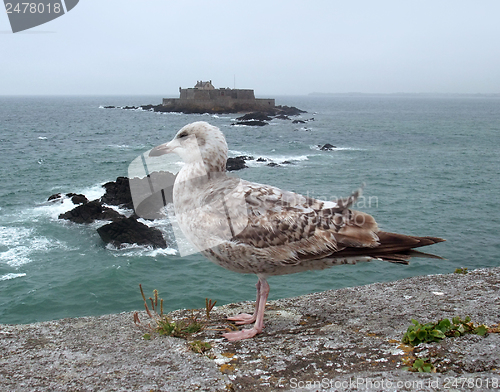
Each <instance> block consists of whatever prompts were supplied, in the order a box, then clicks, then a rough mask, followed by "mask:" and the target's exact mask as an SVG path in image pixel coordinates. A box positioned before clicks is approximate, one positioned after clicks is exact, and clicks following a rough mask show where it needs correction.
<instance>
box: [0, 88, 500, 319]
mask: <svg viewBox="0 0 500 392" xmlns="http://www.w3.org/2000/svg"><path fill="white" fill-rule="evenodd" d="M161 98H162V97H160V96H131V97H126V96H115V97H105V96H98V97H73V96H68V97H5V96H4V97H0V163H1V168H2V169H1V172H0V323H29V322H35V321H42V320H50V319H58V318H63V317H77V316H86V315H101V314H106V313H115V312H120V311H130V310H135V309H142V299H141V296H140V293H139V288H138V285H139V283H141V284H142V285H143V287H144V289H145V291H146V293H151V292H152V290H153V289H158V291H159V293H160V296H161V297H162V298H164V300H165V307H166V308H167V310H173V309H178V308H194V307H203V306H204V301H205V298H206V297H208V298H211V299H213V300H217V303H218V304H224V303H230V302H236V301H243V300H253V299H254V297H255V287H254V284H255V283H256V277H255V276H252V275H239V274H235V273H233V272H230V271H226V270H224V269H222V268H220V267H218V266H216V265H214V264H212V263H211V262H209V261H208V260H206V259H204V257H203V256H201V255H199V254H194V255H190V256H187V257H180V256H179V255H178V254H177V253H176V252H175V250H174V249H173V248H169V249H165V250H152V249H148V248H144V247H139V246H130V247H127V248H125V249H115V248H113V247H109V246H106V245H105V244H104V243H103V242H102V241H101V239H100V237H99V236H98V234H97V232H96V229H97V228H98V227H99V226H100V225H102V224H104V223H105V222H96V223H94V224H90V225H78V224H73V223H70V222H67V221H63V220H59V219H58V215H59V214H60V213H62V212H65V211H67V210H69V209H71V208H73V206H72V204H71V203H70V202H68V201H66V202H64V203H48V202H47V198H48V197H49V196H50V195H52V194H54V193H57V192H63V193H67V192H76V193H84V194H86V195H87V196H88V197H89V199H95V198H98V197H100V196H101V195H102V194H103V193H104V192H103V189H102V187H101V185H102V184H103V183H105V182H107V181H112V180H115V179H116V177H117V176H126V175H127V173H128V166H129V164H130V163H131V162H132V161H133V160H134V159H135V158H137V157H138V156H139V155H140V154H141V153H143V152H145V151H146V150H149V149H150V148H152V147H154V146H155V145H158V144H160V143H163V142H165V141H168V140H170V138H171V137H172V136H173V135H174V134H175V132H176V131H177V130H178V129H179V128H181V127H182V126H183V125H185V124H187V123H189V122H192V121H197V120H206V121H208V122H210V123H212V124H214V125H216V126H218V127H220V128H221V130H222V131H223V132H224V133H225V135H226V137H227V140H228V144H229V148H230V154H231V155H232V156H235V155H241V154H244V155H252V156H254V157H256V158H257V157H265V158H268V159H272V160H273V161H274V162H277V163H280V162H283V161H290V162H291V163H292V164H288V165H282V166H278V167H269V166H267V165H266V164H264V163H256V162H254V163H251V165H250V167H249V168H247V169H244V170H242V171H239V172H237V174H238V175H239V176H241V177H242V178H244V179H247V180H251V181H257V182H261V183H269V184H273V185H277V186H280V187H282V188H284V189H288V190H292V191H296V192H300V193H304V194H309V196H313V197H319V198H323V199H332V198H336V197H340V196H346V195H348V194H350V192H351V191H353V190H354V189H356V188H357V187H359V186H360V185H361V184H362V183H366V187H365V192H364V197H363V198H362V199H360V200H359V202H358V204H357V206H356V208H357V209H360V210H362V211H365V212H368V213H370V214H372V215H373V216H374V217H375V218H376V219H377V221H378V222H379V225H380V226H381V227H382V228H383V229H384V230H388V231H396V232H402V233H407V234H414V235H431V236H440V237H443V238H446V239H447V242H445V243H441V244H436V245H434V246H432V247H430V248H427V251H430V252H433V253H436V254H439V255H441V256H443V257H445V258H446V259H445V260H434V259H413V260H412V262H411V263H410V265H408V266H404V265H397V264H390V263H386V262H381V261H373V262H370V263H360V264H358V265H355V266H350V265H346V266H339V267H335V268H331V269H328V270H325V271H317V272H306V273H301V274H296V275H288V276H282V277H272V278H270V279H269V282H270V285H271V294H270V299H275V298H283V297H290V296H295V295H300V294H306V293H310V292H316V291H322V290H327V289H335V288H341V287H346V286H355V285H363V284H368V283H372V282H381V281H390V280H396V279H400V278H404V277H409V276H414V275H427V274H437V273H450V272H453V271H454V270H455V269H456V268H458V267H467V268H469V269H474V268H481V267H493V266H498V265H499V264H500V263H499V256H498V255H499V254H500V239H499V233H500V214H499V208H498V206H497V205H496V203H497V197H498V195H499V194H500V181H499V178H500V152H499V145H500V98H499V97H485V96H474V97H460V96H420V95H418V96H408V95H400V96H398V95H389V96H384V95H380V96H375V95H374V96H347V95H344V96H329V97H317V96H304V97H276V98H277V99H276V101H277V103H278V104H282V105H294V106H297V107H299V108H301V109H304V110H307V112H308V113H305V114H303V115H302V116H301V117H300V118H302V119H311V118H314V121H308V122H307V123H306V124H292V123H291V121H286V120H273V121H272V122H271V125H268V126H265V127H244V126H232V125H231V124H232V123H233V122H234V118H235V117H236V116H235V115H207V114H206V115H184V114H164V113H153V112H148V111H134V110H121V109H103V108H102V106H105V105H141V104H148V103H158V102H160V100H161ZM325 143H331V144H333V145H335V146H337V147H338V148H337V150H335V151H320V150H319V149H318V148H317V145H319V144H325ZM150 224H151V223H150ZM152 224H154V225H156V226H158V227H159V228H160V229H162V230H164V231H165V236H167V237H169V238H170V237H171V233H169V232H168V226H167V225H164V224H162V222H153V223H152ZM422 289H423V290H425V288H422Z"/></svg>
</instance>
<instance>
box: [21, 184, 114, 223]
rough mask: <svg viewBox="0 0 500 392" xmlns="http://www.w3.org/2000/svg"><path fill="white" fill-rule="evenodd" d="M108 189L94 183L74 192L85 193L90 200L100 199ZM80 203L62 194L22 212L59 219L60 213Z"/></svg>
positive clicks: (32, 215) (33, 215)
mask: <svg viewBox="0 0 500 392" xmlns="http://www.w3.org/2000/svg"><path fill="white" fill-rule="evenodd" d="M105 192H106V190H105V189H104V188H103V187H102V185H101V184H99V185H94V186H91V187H88V188H84V189H82V190H81V191H78V190H77V191H76V192H74V193H77V194H83V195H85V197H86V198H87V199H88V200H96V199H100V198H101V197H102V196H103V195H104V193H105ZM77 206H78V204H73V202H72V201H71V198H69V197H67V196H66V195H64V194H62V195H61V197H60V198H58V199H54V200H50V201H46V202H44V203H43V204H41V205H39V206H36V207H34V208H29V209H27V210H25V211H23V212H22V214H27V215H29V216H31V217H35V218H37V217H49V218H50V219H52V220H57V219H58V218H59V215H60V214H64V213H65V212H68V211H70V210H72V209H73V208H75V207H77Z"/></svg>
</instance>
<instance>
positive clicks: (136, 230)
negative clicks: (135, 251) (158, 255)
mask: <svg viewBox="0 0 500 392" xmlns="http://www.w3.org/2000/svg"><path fill="white" fill-rule="evenodd" d="M97 233H98V234H99V236H100V237H101V239H102V240H103V241H104V242H105V243H110V244H112V245H114V246H116V247H117V248H119V247H121V246H122V245H123V244H138V245H145V246H152V247H153V248H166V247H167V243H166V241H165V239H164V238H163V234H162V232H161V231H160V230H158V229H156V228H154V227H149V226H147V225H145V224H144V223H141V222H138V221H137V219H136V218H135V217H134V216H131V217H130V218H125V217H124V218H122V219H118V220H115V221H114V222H112V223H109V224H107V225H104V226H101V227H99V228H98V229H97Z"/></svg>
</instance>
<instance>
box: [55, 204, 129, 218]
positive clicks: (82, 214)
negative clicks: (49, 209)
mask: <svg viewBox="0 0 500 392" xmlns="http://www.w3.org/2000/svg"><path fill="white" fill-rule="evenodd" d="M121 217H122V215H120V214H119V213H118V212H116V211H115V210H113V209H112V208H109V207H105V206H103V205H102V203H101V202H100V201H99V200H93V201H90V202H88V203H85V204H82V205H79V206H78V207H75V208H73V209H72V210H71V211H68V212H65V213H64V214H60V215H59V219H67V220H69V221H71V222H75V223H92V222H94V221H96V220H115V219H119V218H121Z"/></svg>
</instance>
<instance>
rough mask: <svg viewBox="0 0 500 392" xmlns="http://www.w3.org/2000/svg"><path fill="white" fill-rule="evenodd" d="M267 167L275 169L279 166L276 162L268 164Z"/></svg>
mask: <svg viewBox="0 0 500 392" xmlns="http://www.w3.org/2000/svg"><path fill="white" fill-rule="evenodd" d="M267 166H271V167H276V166H279V165H278V164H277V163H276V162H270V163H268V164H267Z"/></svg>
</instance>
